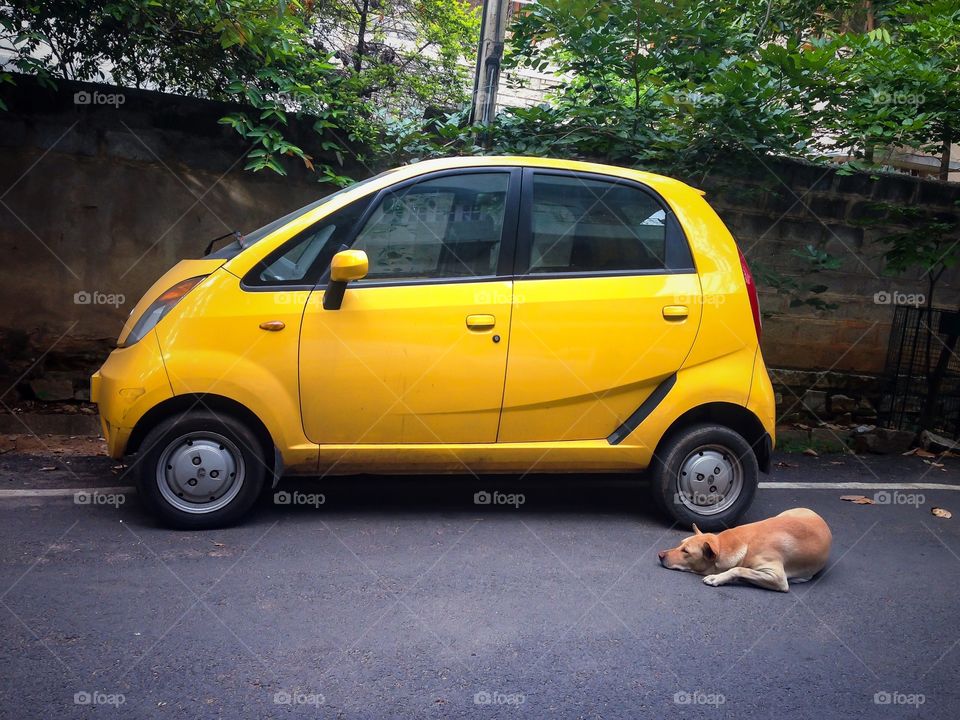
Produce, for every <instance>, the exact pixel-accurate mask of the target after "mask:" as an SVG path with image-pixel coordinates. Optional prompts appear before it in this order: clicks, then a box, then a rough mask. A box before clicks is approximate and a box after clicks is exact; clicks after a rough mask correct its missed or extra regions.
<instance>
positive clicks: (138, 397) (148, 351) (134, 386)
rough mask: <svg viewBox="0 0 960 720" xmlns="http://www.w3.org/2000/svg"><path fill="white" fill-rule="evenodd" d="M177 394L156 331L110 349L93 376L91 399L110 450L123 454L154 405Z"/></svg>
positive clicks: (114, 453) (117, 455)
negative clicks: (135, 430) (134, 430)
mask: <svg viewBox="0 0 960 720" xmlns="http://www.w3.org/2000/svg"><path fill="white" fill-rule="evenodd" d="M171 397H173V390H172V389H171V387H170V380H169V378H168V377H167V371H166V369H165V368H164V365H163V358H162V356H161V354H160V345H159V341H158V340H157V335H156V332H151V333H149V334H148V335H146V336H145V337H144V338H143V339H141V340H140V342H138V343H135V344H134V345H131V346H130V347H126V348H117V349H116V350H114V351H113V352H111V353H110V356H109V357H108V358H107V360H106V362H105V363H104V364H103V366H102V367H101V368H100V369H99V370H97V372H95V373H94V374H93V376H92V377H91V378H90V400H91V401H92V402H94V403H96V405H97V409H98V410H99V412H100V427H101V429H102V430H103V436H104V438H106V440H107V453H108V454H109V455H110V457H112V458H117V459H119V458H122V457H123V456H124V454H125V453H126V448H127V441H128V440H129V439H130V433H131V432H132V431H133V428H134V426H136V424H137V421H139V420H140V418H142V417H143V416H144V415H145V414H146V413H147V412H148V411H149V410H150V409H151V408H153V407H155V406H156V405H157V404H158V403H160V402H162V401H164V400H166V399H168V398H171Z"/></svg>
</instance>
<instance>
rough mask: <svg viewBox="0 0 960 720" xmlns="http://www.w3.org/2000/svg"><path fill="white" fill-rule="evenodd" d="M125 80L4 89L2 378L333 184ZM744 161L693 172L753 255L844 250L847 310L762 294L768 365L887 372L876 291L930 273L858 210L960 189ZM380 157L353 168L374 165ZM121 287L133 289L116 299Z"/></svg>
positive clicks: (95, 352)
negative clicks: (270, 159) (885, 258)
mask: <svg viewBox="0 0 960 720" xmlns="http://www.w3.org/2000/svg"><path fill="white" fill-rule="evenodd" d="M82 91H86V92H93V91H96V92H99V93H101V95H100V96H99V97H97V96H93V100H94V101H93V102H91V103H88V104H77V103H76V102H75V100H74V93H76V92H82ZM115 92H117V90H116V89H114V88H108V87H104V86H92V85H85V84H75V83H61V84H60V88H59V90H58V91H57V92H55V93H54V92H50V91H48V90H44V89H39V88H37V87H36V86H35V85H34V84H33V83H32V82H31V81H30V79H29V78H20V79H19V80H18V85H17V86H16V87H14V88H5V89H4V99H5V101H6V103H7V104H8V106H9V108H10V110H9V111H8V112H0V256H2V257H3V259H4V269H3V276H2V277H3V282H2V283H0V380H3V381H4V383H5V387H8V386H9V384H10V383H12V382H13V380H15V379H16V378H17V377H18V376H19V375H20V373H21V372H23V371H24V370H25V369H27V368H28V367H29V366H30V364H31V363H32V362H34V360H36V359H37V358H39V357H41V354H43V353H45V352H46V353H47V354H46V355H43V357H42V362H40V363H39V364H38V365H37V366H36V367H35V368H34V369H33V370H32V371H31V375H30V377H32V376H34V375H39V374H42V373H48V374H50V373H56V372H58V371H62V372H73V373H75V374H76V375H77V376H78V377H80V376H82V374H83V373H86V372H87V371H88V370H92V369H94V368H95V367H96V366H97V365H98V363H99V361H100V360H101V359H102V357H103V355H104V354H105V352H106V350H107V348H108V347H109V344H110V343H111V342H112V341H113V340H114V339H115V338H116V336H117V334H118V332H119V330H120V327H121V326H122V323H123V321H124V319H125V317H126V316H127V314H128V313H129V311H130V309H131V308H132V307H133V304H134V303H135V302H136V300H137V299H138V298H139V296H140V295H141V294H142V293H143V291H144V290H145V289H146V288H147V287H149V285H150V284H151V283H152V282H153V281H154V280H155V279H156V278H157V277H158V276H159V275H160V274H161V273H162V272H163V271H164V270H166V269H167V268H168V267H170V266H171V265H172V264H174V263H175V262H176V261H177V260H178V259H179V258H183V257H190V256H194V257H196V256H199V254H200V253H201V251H202V248H203V247H204V246H205V245H206V243H207V242H208V240H209V239H210V238H212V237H215V236H217V235H221V234H223V233H226V232H228V231H230V230H233V229H240V230H250V229H253V228H255V227H257V226H259V225H261V224H263V223H265V222H267V221H269V220H271V219H273V218H276V217H278V216H280V215H282V214H283V213H286V212H288V211H290V210H292V209H294V208H296V207H299V206H301V205H303V204H305V203H307V202H309V201H311V200H314V199H316V198H318V197H320V196H322V195H324V194H326V193H327V192H329V191H330V190H331V189H332V188H330V187H328V186H327V187H325V186H322V185H319V184H318V183H317V182H316V181H315V180H313V179H312V178H311V176H310V175H309V174H308V173H306V172H305V171H304V170H303V169H302V167H301V166H300V165H298V163H296V162H291V163H289V165H288V168H289V172H290V175H289V177H286V178H281V177H279V176H277V175H274V174H270V173H258V174H253V173H251V172H246V171H244V170H243V169H242V167H243V160H242V157H243V155H244V153H245V151H246V150H247V149H248V148H247V145H246V143H244V142H243V141H242V140H241V139H240V138H239V137H238V136H237V135H236V134H235V133H234V131H233V130H232V129H230V128H228V127H225V126H222V125H218V124H217V119H218V118H220V117H221V116H223V115H224V114H226V113H227V112H229V111H231V110H232V109H234V108H231V107H230V106H227V105H223V104H219V103H210V102H206V101H200V100H194V99H186V98H174V97H170V96H165V95H160V94H158V93H151V92H142V91H133V90H126V89H125V90H123V91H122V92H123V102H122V104H120V103H119V101H118V100H116V101H114V102H113V103H112V104H109V103H106V102H104V99H105V98H106V96H107V95H109V94H111V93H115ZM81 99H82V98H81ZM293 130H294V135H295V137H296V139H297V140H298V141H299V142H301V144H302V145H303V146H304V147H305V148H306V149H307V150H308V152H311V154H313V155H314V156H315V157H317V158H321V157H322V151H320V150H319V149H318V148H317V146H318V144H319V140H318V139H317V138H316V137H314V136H313V134H312V131H311V129H310V127H309V123H307V124H304V125H303V126H294V129H293ZM741 160H742V161H743V162H742V163H741V169H740V170H738V171H737V172H736V173H734V174H732V175H731V174H727V175H710V176H707V177H706V178H691V179H690V180H691V182H692V183H693V184H696V185H698V186H700V187H703V188H705V189H706V190H707V191H708V198H709V199H710V200H711V202H712V203H713V204H714V205H715V207H717V208H718V210H719V211H720V213H721V215H722V216H723V217H724V219H725V221H726V222H727V223H728V225H729V226H730V228H731V230H732V231H733V232H734V234H735V235H736V236H737V238H738V240H739V241H740V243H741V245H742V247H744V248H745V249H746V251H747V255H748V257H749V258H752V259H754V260H757V259H761V260H763V261H764V262H766V263H768V264H769V265H772V266H773V267H775V268H778V269H780V270H781V271H783V272H788V273H789V272H797V271H799V270H800V269H801V268H802V264H801V263H800V262H799V261H797V260H796V259H795V258H793V257H792V256H791V251H792V250H794V249H797V248H801V247H803V246H804V245H805V244H807V243H813V244H820V245H822V246H823V247H825V248H826V249H827V250H829V251H830V252H831V253H833V254H834V255H836V256H838V257H840V258H841V260H842V263H843V264H842V267H841V269H840V270H838V271H835V272H830V273H826V274H825V275H824V276H823V277H822V282H823V283H824V284H826V285H828V286H829V287H830V291H829V292H828V293H827V294H825V295H824V298H825V299H826V300H828V301H831V302H837V303H838V304H839V308H838V309H837V310H835V311H831V312H814V311H811V310H809V309H803V308H799V309H790V308H787V307H786V306H785V305H786V299H785V298H783V297H780V296H778V295H776V294H772V293H770V292H765V293H764V294H763V296H762V298H761V302H762V305H763V307H764V310H765V311H767V312H771V313H772V317H770V318H769V319H768V320H767V321H766V324H765V334H764V352H765V354H766V357H767V361H768V364H769V365H771V366H773V367H786V368H799V369H828V368H832V369H834V370H841V371H843V370H846V371H857V372H861V373H876V372H879V371H880V370H881V369H882V366H883V358H884V355H885V352H886V343H887V334H888V330H889V322H890V319H891V317H892V313H893V308H892V307H891V306H890V305H877V304H875V303H874V294H875V293H877V292H881V291H887V292H893V291H899V292H904V293H911V292H924V291H925V288H924V287H923V285H922V283H920V282H917V281H912V280H904V279H890V278H886V277H884V276H883V274H882V268H881V265H880V261H879V254H880V252H881V250H882V249H881V248H880V247H878V246H877V245H876V243H875V242H874V240H875V238H876V237H877V236H878V235H879V234H881V233H882V232H884V231H883V230H878V229H864V228H862V227H859V226H857V221H858V219H860V218H862V217H863V216H864V215H868V214H869V213H870V212H871V211H870V209H869V203H870V202H873V201H876V200H888V201H895V202H901V203H906V204H923V205H928V206H931V207H936V208H940V209H942V210H943V212H945V213H947V212H951V213H955V212H956V207H955V206H954V205H953V204H952V203H953V202H954V201H956V200H957V199H960V188H958V187H957V186H955V185H948V184H945V183H938V182H935V181H927V180H917V179H914V178H908V177H904V176H890V177H881V178H879V179H876V180H872V179H870V178H868V177H865V176H859V175H857V176H850V177H841V176H838V175H837V174H836V173H835V172H833V171H830V170H827V171H825V170H824V169H823V168H819V167H814V166H810V165H804V164H800V163H791V162H779V163H773V162H771V161H770V160H768V159H765V160H763V161H761V160H760V159H758V158H754V157H752V156H750V155H749V153H745V155H744V157H743V158H741ZM375 169H376V168H367V167H364V166H354V167H349V168H345V170H344V172H345V174H349V175H352V176H353V177H363V176H366V175H369V174H371V173H372V172H373V171H374V170H375ZM797 198H800V200H799V201H798V200H797ZM958 287H960V285H958V283H957V275H956V273H953V274H952V275H951V276H949V277H947V278H945V279H944V282H943V288H942V290H941V294H940V295H939V300H940V302H939V304H941V305H952V304H955V303H956V302H957V299H958V292H957V290H958ZM83 292H86V293H89V294H90V295H89V299H90V300H92V302H90V303H86V304H84V303H77V302H75V297H77V298H78V299H80V300H84V299H87V298H88V296H87V295H80V296H77V294H78V293H83ZM96 293H99V295H96ZM120 296H122V300H123V301H122V302H116V303H112V302H111V301H112V300H116V299H119V298H120ZM98 301H100V302H98ZM51 347H52V350H51ZM77 387H78V389H82V382H80V381H78V382H77ZM29 396H30V391H29V390H28V389H25V390H24V397H29ZM7 402H9V398H8V400H7Z"/></svg>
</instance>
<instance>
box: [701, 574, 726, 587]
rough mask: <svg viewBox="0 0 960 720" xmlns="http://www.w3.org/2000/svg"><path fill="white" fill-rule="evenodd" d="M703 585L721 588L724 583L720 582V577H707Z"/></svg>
mask: <svg viewBox="0 0 960 720" xmlns="http://www.w3.org/2000/svg"><path fill="white" fill-rule="evenodd" d="M703 584H704V585H709V586H711V587H719V586H720V585H722V584H723V583H722V582H721V581H720V576H719V575H707V576H706V577H705V578H704V579H703Z"/></svg>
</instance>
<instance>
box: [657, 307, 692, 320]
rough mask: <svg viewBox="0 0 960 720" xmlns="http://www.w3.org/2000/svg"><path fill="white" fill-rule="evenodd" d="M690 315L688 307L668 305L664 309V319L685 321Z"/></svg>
mask: <svg viewBox="0 0 960 720" xmlns="http://www.w3.org/2000/svg"><path fill="white" fill-rule="evenodd" d="M689 314H690V310H689V309H688V308H687V306H686V305H666V306H664V308H663V317H664V318H665V319H667V320H683V319H684V318H686V317H687V315H689Z"/></svg>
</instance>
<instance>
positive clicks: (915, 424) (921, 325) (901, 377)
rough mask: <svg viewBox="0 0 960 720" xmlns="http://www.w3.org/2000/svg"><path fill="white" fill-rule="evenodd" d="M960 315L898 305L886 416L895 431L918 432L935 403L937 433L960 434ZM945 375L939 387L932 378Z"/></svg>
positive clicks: (889, 360) (884, 408)
mask: <svg viewBox="0 0 960 720" xmlns="http://www.w3.org/2000/svg"><path fill="white" fill-rule="evenodd" d="M958 337H960V312H956V311H953V310H942V309H936V308H931V309H928V308H925V307H915V306H912V305H898V306H897V307H896V308H895V309H894V314H893V325H892V326H891V328H890V343H889V345H888V348H887V362H886V373H885V376H886V381H887V383H886V384H887V392H886V393H885V395H884V397H883V400H882V404H881V407H880V416H881V418H882V419H884V420H885V421H886V424H887V425H888V426H889V427H894V428H898V429H900V430H917V429H919V423H920V418H921V414H922V412H923V408H924V405H925V404H926V403H927V401H928V398H929V400H930V402H931V410H932V412H931V418H932V421H933V422H932V429H935V430H937V431H939V432H940V433H942V434H944V435H948V436H949V437H957V436H958V435H960V355H958V352H957V350H958V347H957V345H958V343H957V340H958ZM938 369H939V370H940V371H941V372H942V380H941V381H940V383H939V387H937V388H932V386H931V379H932V378H933V377H934V375H935V374H936V373H937V371H938Z"/></svg>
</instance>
